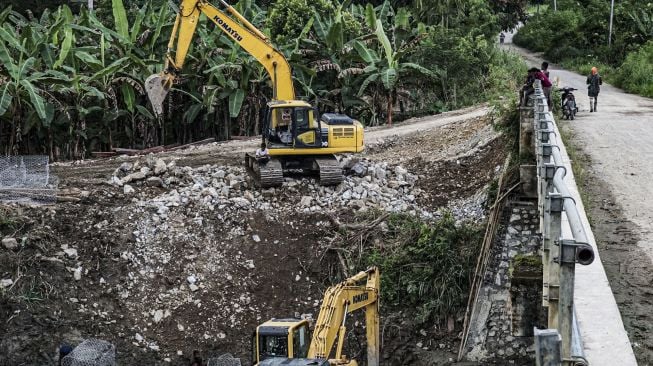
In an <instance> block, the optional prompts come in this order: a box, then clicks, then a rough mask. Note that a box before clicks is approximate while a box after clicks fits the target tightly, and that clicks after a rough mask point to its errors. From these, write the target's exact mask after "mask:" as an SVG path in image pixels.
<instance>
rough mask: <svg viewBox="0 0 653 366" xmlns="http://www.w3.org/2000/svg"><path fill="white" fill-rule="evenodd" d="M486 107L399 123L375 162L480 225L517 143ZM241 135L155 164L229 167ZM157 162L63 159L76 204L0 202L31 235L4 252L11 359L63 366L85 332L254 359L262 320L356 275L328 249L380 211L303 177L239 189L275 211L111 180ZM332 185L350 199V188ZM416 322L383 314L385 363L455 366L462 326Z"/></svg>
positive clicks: (421, 198)
mask: <svg viewBox="0 0 653 366" xmlns="http://www.w3.org/2000/svg"><path fill="white" fill-rule="evenodd" d="M474 113H476V114H478V111H474ZM476 114H475V115H473V116H472V117H473V118H469V119H465V118H464V115H463V116H460V115H456V119H455V120H452V121H448V122H447V123H446V124H442V123H436V124H434V126H431V127H429V128H424V124H423V123H422V122H423V121H420V123H422V124H421V125H420V126H421V127H420V130H419V131H417V130H413V131H410V130H409V129H405V130H406V132H403V133H402V135H401V136H392V135H390V134H389V133H388V131H387V130H386V131H384V132H383V135H382V137H377V139H376V140H377V141H375V145H371V146H369V147H370V148H369V149H368V152H366V153H365V154H363V155H362V158H364V159H366V160H368V161H369V164H373V163H374V164H379V163H381V162H383V163H387V165H388V172H389V173H388V174H391V173H390V172H394V171H395V170H393V169H397V168H396V167H397V166H401V167H404V168H405V169H407V170H408V171H409V172H412V173H413V174H414V175H415V176H417V177H419V178H418V179H417V182H416V183H415V185H414V186H410V187H411V188H410V189H414V190H415V192H416V198H415V201H414V203H411V205H410V208H408V210H412V211H407V212H422V214H424V213H427V214H428V215H431V218H428V217H427V218H424V220H427V221H428V220H432V219H433V217H437V212H438V211H439V210H440V209H442V208H443V207H444V208H446V207H447V206H449V207H450V208H454V207H453V206H455V208H456V209H458V211H456V212H458V213H459V214H460V219H461V220H475V221H476V222H482V221H483V219H484V212H483V209H482V204H483V202H482V200H483V194H484V191H485V189H486V187H487V186H488V184H489V183H490V182H491V181H492V180H493V179H495V178H496V174H497V173H498V171H499V168H500V167H501V164H502V163H503V162H504V160H505V156H506V151H505V149H504V145H505V142H504V141H503V139H502V137H501V136H500V135H499V134H497V133H496V132H495V131H494V129H493V127H492V125H491V123H490V120H489V118H485V117H478V116H477V115H476ZM370 137H374V135H373V133H372V134H370ZM234 144H235V145H237V146H238V147H234V146H230V145H229V144H213V145H211V146H207V147H200V148H195V149H191V150H189V151H180V152H175V153H161V154H158V155H157V157H160V158H162V159H164V160H166V161H171V160H175V164H176V166H177V167H185V166H188V167H189V168H184V169H186V170H187V173H188V172H189V171H192V172H193V174H195V173H197V172H199V173H204V174H214V175H215V174H216V173H215V172H216V170H219V169H222V168H225V169H227V168H229V169H232V170H233V169H236V168H233V167H235V166H237V165H238V166H239V164H240V157H241V155H242V154H241V153H240V150H242V149H243V148H246V147H247V146H249V145H247V143H243V142H235V143H234ZM249 144H253V143H249ZM243 146H244V147H243ZM144 159H145V158H144V157H141V158H138V157H137V158H115V159H103V160H95V161H86V162H82V163H67V164H59V165H56V166H55V167H54V173H55V174H57V175H58V176H59V178H60V179H61V184H60V188H61V192H62V194H64V195H67V196H71V197H75V198H78V199H79V201H78V202H61V203H57V204H54V205H45V206H33V205H16V204H8V205H2V206H0V234H1V235H0V236H2V237H13V238H16V239H17V242H18V243H19V246H18V247H17V248H15V249H13V250H8V249H5V248H3V247H0V279H11V280H12V281H13V284H12V285H10V286H8V287H6V288H5V289H4V290H0V365H12V366H17V365H37V364H38V365H50V364H55V363H56V359H57V353H56V352H57V348H58V346H59V345H60V344H62V343H69V344H73V345H74V344H77V343H79V342H80V341H81V340H82V339H86V338H99V339H104V340H107V341H109V342H111V343H113V344H114V345H115V346H116V349H117V352H116V355H117V361H118V364H120V365H135V364H143V365H187V364H188V363H189V355H190V354H191V353H192V351H193V350H199V351H200V352H201V354H202V356H203V357H204V358H205V359H206V358H207V357H212V356H218V355H221V354H224V353H231V354H233V355H235V356H236V357H240V358H241V360H242V362H243V365H248V364H249V357H250V356H249V355H250V336H251V333H252V332H253V331H254V330H255V327H256V325H257V324H260V323H262V322H263V321H265V320H267V319H270V318H272V317H297V316H300V315H301V314H312V315H313V316H314V317H316V316H317V311H318V309H319V305H320V301H321V298H322V293H323V291H324V290H325V289H326V288H327V287H328V286H329V285H331V284H333V283H334V282H337V281H339V280H341V279H342V273H341V272H342V268H341V264H340V262H339V261H338V259H337V258H336V257H335V256H334V254H333V252H331V251H328V250H327V249H328V245H329V239H330V238H331V237H333V236H334V230H336V228H334V227H332V226H331V224H330V222H332V219H333V218H336V219H338V220H340V221H341V222H351V221H352V220H358V219H357V218H358V217H359V212H362V211H364V210H367V209H368V208H369V206H368V207H367V208H360V207H358V206H356V205H353V206H352V205H341V206H323V207H322V208H320V207H318V208H317V209H316V210H312V208H311V210H308V208H305V209H302V208H300V207H298V205H297V202H299V201H300V200H301V199H302V198H304V197H305V195H306V194H307V193H306V192H307V191H306V190H307V189H309V188H310V187H315V186H314V182H313V181H312V180H311V179H309V178H301V177H297V178H296V179H295V180H296V181H299V183H295V182H292V181H289V182H287V183H286V184H284V187H282V188H281V189H279V190H277V191H275V193H274V194H278V195H281V196H282V198H280V199H279V200H277V199H276V198H274V197H272V198H270V197H268V196H266V195H265V194H259V193H258V192H255V191H253V190H251V189H250V188H251V187H249V186H248V183H247V180H244V181H243V182H242V183H241V184H238V185H237V188H238V189H240V191H241V192H242V193H243V195H245V196H247V195H250V196H251V197H252V199H253V200H254V199H255V200H259V201H260V202H263V204H267V203H266V202H272V203H273V204H272V205H271V206H265V207H271V208H270V209H269V210H260V209H257V208H255V207H254V205H252V206H251V207H249V206H248V207H246V208H242V207H238V208H237V209H236V208H233V207H224V205H222V206H221V205H205V204H204V201H205V200H202V201H201V202H200V201H193V200H191V201H190V202H188V203H183V204H182V205H181V206H179V207H177V206H173V207H170V209H169V211H168V209H166V210H164V211H165V212H163V213H162V212H161V208H160V207H159V211H157V210H156V207H155V206H152V202H157V200H160V199H162V197H168V196H169V194H170V192H171V191H172V190H173V189H175V190H180V192H183V189H187V190H189V191H190V190H191V187H190V186H188V185H189V184H190V185H192V184H193V182H192V181H191V182H184V181H183V179H182V182H177V183H174V184H176V185H174V184H172V183H171V185H169V186H164V187H160V186H148V185H146V184H141V183H139V184H135V185H134V188H135V190H136V192H135V193H134V194H131V195H130V194H126V193H124V191H123V188H122V187H116V186H112V185H110V184H108V183H107V181H108V180H109V178H110V177H111V175H112V174H113V172H114V170H115V169H116V168H118V167H119V166H120V165H121V164H122V163H123V162H125V161H127V162H130V163H134V162H136V161H139V162H142V161H143V160H144ZM205 164H211V166H208V167H203V166H205ZM230 167H231V168H230ZM238 169H240V168H238ZM199 173H198V174H199ZM392 174H394V173H392ZM188 176H189V175H186V177H188ZM357 179H358V178H357ZM375 179H376V178H375ZM370 180H371V178H370ZM384 182H385V181H384ZM386 183H388V184H390V186H392V184H393V183H392V181H390V182H386ZM386 183H384V184H386ZM232 188H233V187H232ZM381 188H382V189H386V186H383V185H382V187H381ZM400 189H407V188H400ZM247 192H248V193H247ZM321 192H322V191H321ZM324 192H325V194H328V195H330V197H338V196H339V195H341V194H345V192H343V191H342V188H334V189H328V190H324ZM401 192H405V191H401ZM417 193H419V194H417ZM231 194H232V195H233V191H232V193H231ZM202 197H203V196H202ZM252 202H253V201H252ZM257 202H258V201H257ZM461 202H462V203H461ZM466 204H469V208H461V207H463V206H465V205H466ZM316 207H317V206H316ZM415 207H417V208H418V209H415ZM465 207H467V206H465ZM372 208H373V207H372ZM221 210H224V212H229V214H226V213H224V212H223V211H221ZM223 213H224V214H223ZM428 215H427V216H428ZM191 277H192V278H191ZM191 285H195V286H191ZM411 317H412V314H411V312H410V311H409V310H407V311H404V312H402V313H396V314H389V313H384V312H383V310H382V313H381V318H382V327H383V329H384V334H383V337H382V338H383V344H382V358H383V360H384V361H383V364H385V365H446V364H454V362H453V360H454V359H455V352H454V351H455V350H457V348H458V346H457V343H458V338H457V337H458V333H459V331H460V330H459V328H460V327H461V324H456V329H455V330H454V331H451V332H450V331H447V330H446V329H440V328H437V327H435V326H433V327H429V328H427V329H423V327H417V326H416V325H415V324H414V322H413V320H412V318H411ZM350 328H352V329H356V328H357V327H356V326H355V325H354V324H351V325H350ZM358 330H360V327H358ZM357 339H358V338H357V337H356V334H355V332H354V333H352V334H351V335H349V336H348V342H347V343H348V344H347V352H346V353H347V354H348V355H353V356H356V355H358V356H359V357H360V356H361V352H360V350H361V349H362V348H364V344H363V345H361V344H359V341H357ZM361 361H363V360H362V359H361ZM360 364H364V362H361V363H360ZM460 365H463V364H460Z"/></svg>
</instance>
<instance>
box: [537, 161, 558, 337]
mask: <svg viewBox="0 0 653 366" xmlns="http://www.w3.org/2000/svg"><path fill="white" fill-rule="evenodd" d="M538 173H539V176H540V177H541V192H540V194H541V200H542V207H541V211H540V212H541V213H542V214H541V215H540V218H541V220H542V239H543V240H542V306H544V307H548V306H549V301H548V297H549V296H548V295H549V273H550V267H551V264H550V261H551V260H550V258H551V256H550V250H551V247H552V239H551V237H550V235H549V232H550V228H551V215H550V209H549V205H550V202H551V200H550V199H549V194H550V193H551V192H553V175H554V174H555V165H554V164H553V163H548V162H546V163H543V164H542V165H540V169H539V172H538ZM550 328H551V327H550Z"/></svg>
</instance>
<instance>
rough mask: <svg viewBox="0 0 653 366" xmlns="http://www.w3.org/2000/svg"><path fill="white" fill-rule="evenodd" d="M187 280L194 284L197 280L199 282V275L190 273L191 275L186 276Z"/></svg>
mask: <svg viewBox="0 0 653 366" xmlns="http://www.w3.org/2000/svg"><path fill="white" fill-rule="evenodd" d="M186 281H188V283H189V284H191V285H192V284H194V283H195V282H197V277H195V276H194V275H190V276H188V277H186Z"/></svg>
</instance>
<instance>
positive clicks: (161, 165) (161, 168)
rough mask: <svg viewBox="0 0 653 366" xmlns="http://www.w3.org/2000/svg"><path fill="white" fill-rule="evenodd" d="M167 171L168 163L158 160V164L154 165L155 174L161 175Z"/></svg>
mask: <svg viewBox="0 0 653 366" xmlns="http://www.w3.org/2000/svg"><path fill="white" fill-rule="evenodd" d="M167 170H168V167H167V166H166V162H165V161H163V159H156V163H154V174H156V175H161V174H163V173H165V172H166V171H167Z"/></svg>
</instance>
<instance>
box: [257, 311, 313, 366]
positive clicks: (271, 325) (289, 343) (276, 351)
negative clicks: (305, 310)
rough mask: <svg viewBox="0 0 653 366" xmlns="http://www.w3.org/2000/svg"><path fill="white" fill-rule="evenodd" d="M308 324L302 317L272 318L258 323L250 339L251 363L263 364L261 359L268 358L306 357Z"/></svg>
mask: <svg viewBox="0 0 653 366" xmlns="http://www.w3.org/2000/svg"><path fill="white" fill-rule="evenodd" d="M308 325H309V324H308V320H302V319H272V320H269V321H267V322H265V323H263V324H261V325H259V326H258V327H257V328H256V333H255V334H254V336H253V339H252V350H253V351H254V354H252V358H253V360H252V363H253V364H255V365H257V364H258V365H263V363H262V362H263V361H265V360H270V359H279V360H282V359H288V358H306V355H307V354H308V348H309V346H310V342H311V337H310V333H309V328H308ZM256 350H258V351H256ZM272 364H273V363H269V362H268V363H265V365H272Z"/></svg>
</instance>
